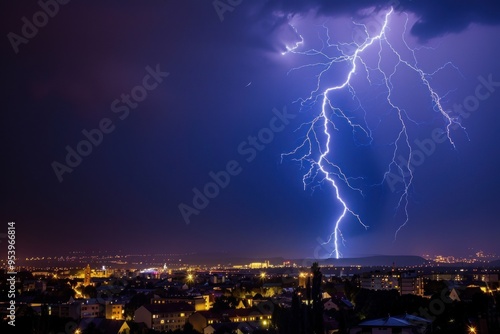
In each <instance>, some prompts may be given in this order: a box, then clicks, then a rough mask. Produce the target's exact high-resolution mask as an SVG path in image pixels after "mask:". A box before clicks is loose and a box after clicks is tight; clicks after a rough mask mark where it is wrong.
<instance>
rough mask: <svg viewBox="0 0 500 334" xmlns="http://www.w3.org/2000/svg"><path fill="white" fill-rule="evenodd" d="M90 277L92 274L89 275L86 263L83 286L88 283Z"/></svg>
mask: <svg viewBox="0 0 500 334" xmlns="http://www.w3.org/2000/svg"><path fill="white" fill-rule="evenodd" d="M91 278H92V276H91V270H90V264H87V267H86V268H85V271H84V276H83V286H87V285H90V283H91V281H90V280H91Z"/></svg>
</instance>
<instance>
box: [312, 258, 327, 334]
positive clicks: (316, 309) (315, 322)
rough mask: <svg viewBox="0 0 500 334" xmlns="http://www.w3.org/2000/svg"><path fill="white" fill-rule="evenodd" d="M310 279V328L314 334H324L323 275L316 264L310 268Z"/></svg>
mask: <svg viewBox="0 0 500 334" xmlns="http://www.w3.org/2000/svg"><path fill="white" fill-rule="evenodd" d="M311 273H312V275H313V278H312V288H311V297H312V327H313V331H314V333H316V334H323V333H324V326H323V308H324V307H323V294H322V292H321V282H322V281H323V274H322V273H321V270H320V268H319V265H318V263H317V262H314V263H313V265H312V267H311Z"/></svg>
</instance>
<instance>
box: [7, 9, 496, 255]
mask: <svg viewBox="0 0 500 334" xmlns="http://www.w3.org/2000/svg"><path fill="white" fill-rule="evenodd" d="M60 1H61V4H59V3H56V2H55V1H54V0H52V1H51V0H48V1H47V3H49V4H51V5H49V6H48V7H47V11H50V12H51V15H50V16H47V15H43V14H37V13H38V12H40V11H41V10H42V7H40V5H39V4H38V3H36V2H31V3H30V4H27V3H25V4H19V3H17V2H15V3H14V2H12V1H9V2H8V4H5V3H2V5H0V7H1V13H2V14H1V15H2V20H1V21H0V22H1V23H0V26H1V32H2V35H3V36H4V37H3V42H2V44H1V47H2V55H3V57H2V58H3V61H2V65H1V67H2V72H1V73H2V82H3V86H2V88H3V89H2V95H3V97H2V109H3V112H2V116H1V117H2V120H1V124H2V132H1V136H2V138H1V145H2V156H3V159H2V171H3V172H2V184H1V194H2V200H1V210H0V215H1V216H0V217H1V219H0V222H3V224H4V227H3V228H2V230H5V231H6V229H7V222H8V221H15V222H16V228H17V230H16V231H17V234H16V235H17V246H18V250H17V251H18V254H19V256H20V257H23V256H32V255H45V256H48V255H56V254H58V255H62V254H65V253H66V252H68V251H91V250H108V251H111V252H115V251H118V250H121V251H122V252H125V253H185V252H214V253H217V252H224V253H226V254H231V255H242V256H263V257H268V256H269V257H271V256H284V257H308V258H310V257H325V256H326V255H325V254H326V253H327V252H328V251H331V250H332V249H331V246H326V247H324V248H321V247H320V246H319V245H320V243H321V242H324V241H326V240H327V239H328V236H329V235H330V233H331V232H332V231H333V222H334V221H335V219H336V218H337V217H338V215H339V214H340V212H341V206H340V205H339V203H338V201H336V200H335V195H334V192H333V190H332V188H331V187H329V186H328V184H327V183H325V182H323V183H321V182H318V180H316V181H314V182H312V183H311V184H310V186H308V187H306V189H304V186H303V184H302V177H303V175H304V174H305V173H306V172H307V165H304V164H302V165H301V164H300V162H298V161H294V160H293V159H292V158H291V157H288V158H285V159H283V160H282V159H281V154H283V153H287V152H290V151H292V150H293V149H294V148H295V147H297V146H299V145H300V144H301V143H302V141H303V140H304V136H305V135H306V130H307V128H304V127H300V125H301V124H302V123H307V122H311V121H312V120H313V119H314V117H316V116H317V115H318V114H319V112H320V109H321V103H320V101H319V100H318V102H317V103H316V104H312V105H311V104H309V105H307V106H306V107H302V108H301V105H300V102H297V101H299V99H301V98H302V99H305V98H307V97H308V96H309V94H310V93H311V91H312V90H314V89H315V87H316V80H317V75H318V74H319V73H320V72H321V70H322V69H323V68H322V67H321V66H306V67H303V66H304V65H306V64H312V63H316V62H319V61H324V59H323V60H321V57H318V56H307V55H304V54H293V53H286V54H283V53H284V52H285V51H286V48H287V46H288V47H292V46H294V45H295V44H296V43H297V42H299V41H300V36H302V37H303V38H304V44H303V45H301V46H300V49H297V50H296V51H306V50H310V49H315V50H324V51H325V53H328V54H329V55H331V56H334V55H335V52H334V51H335V50H334V48H331V47H330V48H328V43H350V42H352V41H353V40H354V41H356V38H358V41H359V35H356V34H358V33H359V31H360V30H359V29H360V26H359V24H358V25H357V24H354V23H353V21H354V22H357V23H365V24H366V26H367V27H368V30H369V31H370V32H374V33H375V32H376V30H377V29H379V28H380V18H381V17H383V14H384V13H386V12H387V11H388V8H389V5H390V4H394V7H395V13H394V14H393V15H392V16H391V18H390V26H389V30H388V36H390V37H391V38H393V40H394V46H396V47H398V48H401V49H399V50H402V51H401V52H402V54H403V55H404V56H405V57H408V56H410V52H409V51H408V50H407V49H404V43H403V42H402V39H401V36H402V35H403V29H404V24H405V20H406V18H408V29H407V32H406V34H404V36H405V39H406V41H407V43H408V45H409V46H410V47H411V48H413V49H415V55H416V57H417V58H418V65H419V66H420V68H422V69H423V70H424V71H425V72H427V73H433V72H434V71H436V70H437V69H438V68H440V67H441V66H443V65H445V64H448V65H446V66H445V67H444V68H443V69H442V70H440V71H438V72H436V73H435V74H434V75H433V76H432V77H431V79H430V82H431V84H432V86H433V87H434V89H435V90H436V92H437V93H439V95H440V96H441V97H442V100H441V103H442V106H443V108H444V109H445V110H446V111H449V112H450V115H451V116H453V117H456V118H457V120H459V121H460V122H461V123H462V125H463V127H464V128H466V130H465V131H464V130H463V129H460V128H458V129H453V130H452V131H451V137H452V139H453V141H454V143H455V148H454V147H453V146H452V145H451V144H450V142H448V141H445V142H441V143H436V142H435V141H434V142H433V145H434V146H435V148H433V149H432V152H430V153H429V154H424V155H423V156H424V158H423V160H424V161H421V163H419V165H418V166H417V167H415V169H414V178H413V183H412V186H411V187H410V188H409V204H408V212H409V217H410V219H409V222H408V224H407V225H406V226H405V227H404V228H403V229H402V230H401V231H400V232H399V233H398V238H397V239H396V240H394V233H395V231H396V230H397V229H398V227H399V226H400V224H401V223H402V222H403V221H404V215H403V212H402V211H401V209H399V210H398V209H397V205H398V199H399V196H400V195H401V193H400V191H401V188H400V186H401V185H402V184H401V183H395V184H393V186H392V187H391V185H390V184H389V183H388V182H386V181H383V179H382V178H383V175H384V171H386V170H387V166H388V164H389V162H390V158H391V154H392V152H393V150H394V146H393V143H394V140H395V136H396V135H397V132H398V127H397V126H398V124H397V121H396V119H395V115H396V114H395V111H394V110H393V109H391V108H389V107H388V106H387V102H386V101H385V99H386V94H387V93H386V92H385V93H384V87H383V86H382V81H381V77H380V75H377V74H376V73H375V72H376V71H372V73H370V74H371V75H372V76H371V79H372V80H371V84H370V82H368V81H367V80H366V75H367V74H366V71H365V70H364V69H362V68H361V67H360V69H362V71H360V72H358V73H357V74H356V75H355V76H354V79H353V80H354V81H353V85H354V86H355V89H356V93H357V95H356V96H357V98H352V96H351V94H350V92H349V91H343V92H340V93H339V94H338V95H335V97H333V96H332V100H333V101H334V103H335V105H336V106H339V107H342V108H343V109H344V110H345V111H346V112H347V113H349V116H350V117H352V118H351V119H352V120H353V121H359V122H366V123H363V124H366V125H367V126H369V128H370V129H371V131H372V132H371V133H372V139H373V141H371V143H370V140H368V138H367V137H366V136H363V135H360V133H359V132H355V133H354V134H353V132H352V129H351V128H350V127H349V126H348V124H347V123H346V121H345V120H342V119H340V118H339V117H334V120H335V125H336V127H337V130H333V129H332V133H333V135H332V139H331V146H330V150H331V152H332V156H331V157H332V159H334V161H335V162H336V163H337V164H338V165H339V166H341V167H342V170H343V171H344V173H345V174H346V176H347V177H352V178H356V177H363V178H364V179H363V180H361V179H359V178H357V179H354V181H353V182H354V183H355V184H356V186H359V187H360V188H362V190H363V192H364V197H363V196H361V195H360V194H359V193H358V192H356V191H352V190H350V189H349V188H348V187H346V186H345V184H342V183H340V182H339V189H340V191H341V194H342V196H343V198H344V200H345V201H346V202H348V203H349V206H350V207H351V208H352V209H353V210H354V211H355V212H356V213H358V214H359V215H360V217H361V219H362V220H363V222H364V223H365V224H366V225H369V228H368V229H367V230H365V229H364V228H363V227H362V226H361V225H360V224H358V223H357V222H356V221H355V220H354V219H352V216H351V217H347V219H346V220H345V221H344V223H343V225H342V232H343V235H344V238H345V240H346V243H345V245H344V246H342V247H341V251H342V253H343V255H344V256H345V257H355V256H364V255H375V254H413V255H421V254H429V253H430V254H453V255H467V254H470V253H472V250H470V249H471V248H472V249H474V251H477V250H484V251H486V252H494V253H497V254H500V246H499V245H500V243H499V242H498V240H499V236H500V224H499V223H500V221H499V218H498V213H499V210H498V207H499V204H498V203H499V202H500V195H499V192H498V187H499V186H500V176H499V172H500V155H499V154H498V145H499V143H500V131H499V130H498V125H499V124H500V112H499V108H498V106H499V105H500V65H499V63H498V59H500V43H499V36H500V25H499V24H500V5H498V4H497V3H496V2H493V1H480V2H479V1H478V2H474V4H471V3H472V2H471V1H463V0H460V1H430V0H429V1H401V2H400V3H399V4H398V3H396V2H388V1H375V0H372V1H368V0H363V1H320V0H315V1H289V0H281V1H278V0H276V1H262V0H259V1H254V0H252V1H249V0H243V1H238V0H233V1H229V0H228V2H226V1H224V0H221V1H215V2H212V1H192V0H185V1H168V0H163V1H159V0H158V1H147V2H137V1H106V2H92V3H88V2H82V1H76V0H73V1H68V3H65V1H62V0H60ZM42 3H43V1H42ZM54 3H56V4H57V7H56V6H54ZM63 3H64V4H63ZM34 16H35V17H34ZM23 17H25V19H23ZM33 20H35V21H36V20H38V21H37V22H38V24H39V27H38V28H36V27H35V29H36V30H35V31H33V29H32V28H30V27H29V25H31V24H32V22H33ZM26 22H28V23H26ZM25 25H27V26H26V27H24V26H25ZM23 27H24V28H23ZM371 29H372V30H371ZM23 34H24V35H23ZM322 48H323V49H322ZM385 50H386V51H387V49H385ZM337 56H338V54H337ZM378 56H379V54H378V49H374V50H369V51H367V53H366V54H365V55H364V59H365V61H366V65H367V66H368V67H369V68H372V69H373V68H375V67H376V66H377V60H378ZM382 56H384V57H385V56H387V57H385V58H384V60H383V62H382V63H381V64H380V66H381V67H382V68H383V69H385V70H386V71H389V72H390V69H391V66H392V65H391V64H394V61H395V57H394V54H392V55H391V54H390V53H389V52H385V51H384V52H382ZM297 67H301V68H300V69H297V70H293V71H290V70H291V69H293V68H297ZM346 73H347V71H346V67H342V66H339V67H336V68H335V69H332V70H331V71H329V72H328V73H327V74H325V76H324V77H323V79H322V83H321V88H322V89H325V88H326V87H328V86H329V85H331V86H333V85H337V84H339V83H340V82H342V81H343V80H344V79H345V75H346ZM392 83H393V84H394V86H393V97H394V101H395V102H397V104H398V105H400V106H401V107H402V108H403V109H404V114H405V115H406V116H407V117H408V118H409V119H411V120H413V121H412V122H409V123H408V124H410V125H409V127H408V132H409V133H410V135H411V137H410V142H411V145H412V147H413V148H414V149H415V150H417V149H419V148H418V146H416V142H415V140H417V141H419V142H427V143H428V142H429V141H430V140H432V138H433V137H432V134H433V131H434V130H435V129H439V128H443V126H444V125H445V123H444V119H443V117H442V116H441V115H440V114H439V113H438V112H437V111H436V109H435V108H433V104H432V100H431V99H430V97H429V94H428V93H427V94H425V90H424V89H423V85H422V82H421V81H419V78H418V77H417V76H416V75H415V74H414V73H410V71H408V70H407V69H404V68H401V71H399V72H398V73H397V74H396V75H395V76H394V78H393V80H392ZM131 95H132V96H135V97H136V98H134V97H130V96H131ZM134 99H135V100H134ZM358 101H360V102H359V103H361V105H362V106H363V108H364V109H363V110H364V111H365V112H366V116H365V118H364V119H363V117H361V115H362V113H363V111H362V110H361V109H359V108H357V106H359V103H358ZM457 108H462V110H463V111H462V112H461V113H459V112H458V111H457V110H458V109H457ZM467 108H468V109H467ZM467 110H470V111H467ZM95 129H99V130H95ZM270 129H271V130H270ZM85 134H87V135H85ZM259 134H260V135H261V138H263V139H264V140H263V141H265V142H260V143H254V144H252V138H257V139H258V138H259V137H258V136H259ZM86 136H90V137H91V138H92V140H93V141H94V144H89V141H88V139H87V137H86ZM320 137H321V136H320ZM85 140H87V142H86V143H87V144H86V143H84V142H83V141H85ZM429 145H430V144H429ZM78 147H79V149H80V151H82V152H84V153H85V155H86V156H83V157H80V158H81V161H80V160H79V159H78V158H75V157H74V156H73V157H70V158H69V159H70V163H71V164H72V166H69V165H68V162H67V161H66V159H67V155H68V148H69V150H77V149H78ZM90 150H91V152H90ZM420 151H423V149H420ZM71 159H73V160H71ZM396 159H398V157H396ZM398 161H399V160H398ZM54 166H57V167H54ZM393 167H394V166H393ZM55 168H56V169H57V168H59V176H58V175H57V174H58V173H57V172H55ZM222 170H223V171H228V172H230V173H228V172H224V173H222V174H221V173H219V171H222ZM393 172H394V169H393ZM217 173H218V175H219V183H220V185H221V186H217V189H214V188H213V187H212V188H211V189H209V191H212V193H211V197H213V198H209V199H208V201H209V203H208V205H207V203H198V205H202V206H206V207H204V208H201V209H196V210H197V211H196V213H193V214H191V215H189V218H188V220H189V224H187V223H186V219H184V218H185V217H183V215H182V214H181V211H180V209H179V206H180V205H181V207H184V208H186V206H190V207H193V208H194V204H193V197H194V196H195V194H196V191H194V190H193V189H195V188H196V189H198V190H201V191H203V189H204V187H205V185H207V184H208V183H210V182H212V181H213V175H214V174H217ZM211 175H212V176H211ZM226 176H229V179H227V178H226ZM377 184H379V185H377ZM209 188H210V187H209ZM393 190H394V191H393ZM201 202H203V201H201ZM183 205H185V206H183ZM194 209H195V208H194ZM0 232H2V231H0ZM2 233H3V232H2Z"/></svg>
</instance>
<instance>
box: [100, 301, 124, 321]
mask: <svg viewBox="0 0 500 334" xmlns="http://www.w3.org/2000/svg"><path fill="white" fill-rule="evenodd" d="M105 309H106V311H105V312H106V319H110V320H125V304H122V303H116V302H111V301H107V302H106V306H105Z"/></svg>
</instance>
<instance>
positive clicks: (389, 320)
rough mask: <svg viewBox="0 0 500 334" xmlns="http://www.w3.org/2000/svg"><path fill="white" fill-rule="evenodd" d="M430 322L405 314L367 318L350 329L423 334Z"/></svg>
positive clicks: (367, 332)
mask: <svg viewBox="0 0 500 334" xmlns="http://www.w3.org/2000/svg"><path fill="white" fill-rule="evenodd" d="M430 329H431V322H430V321H429V320H427V319H424V318H420V317H417V316H413V315H408V314H405V315H403V316H397V317H391V316H388V317H385V318H380V319H374V320H367V321H364V322H362V323H360V324H359V325H358V326H357V327H356V328H353V329H351V331H350V333H351V334H395V333H398V334H425V333H429V332H430Z"/></svg>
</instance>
